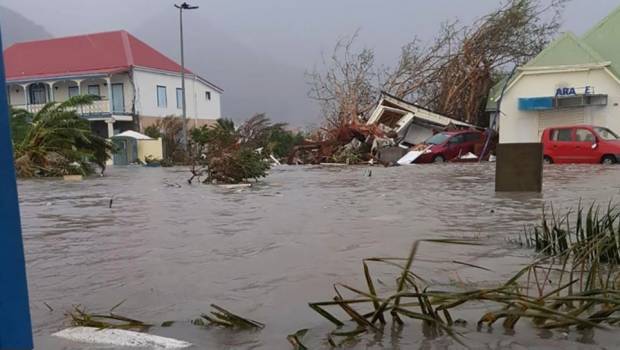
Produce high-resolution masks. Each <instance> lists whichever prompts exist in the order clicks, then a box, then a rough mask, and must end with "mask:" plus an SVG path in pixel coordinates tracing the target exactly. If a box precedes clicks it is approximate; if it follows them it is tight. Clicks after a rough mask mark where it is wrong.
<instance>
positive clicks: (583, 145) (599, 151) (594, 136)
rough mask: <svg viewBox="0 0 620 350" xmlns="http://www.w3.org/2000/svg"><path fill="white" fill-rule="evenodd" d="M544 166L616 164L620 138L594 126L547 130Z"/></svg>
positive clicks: (544, 144)
mask: <svg viewBox="0 0 620 350" xmlns="http://www.w3.org/2000/svg"><path fill="white" fill-rule="evenodd" d="M541 142H542V144H543V152H544V160H545V163H547V164H550V163H590V164H596V163H603V164H614V163H617V162H618V160H619V159H620V138H619V137H618V135H617V134H615V133H614V132H613V131H611V130H609V129H607V128H604V127H600V126H592V125H575V126H567V127H557V128H548V129H545V131H543V134H542V141H541Z"/></svg>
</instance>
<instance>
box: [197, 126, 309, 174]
mask: <svg viewBox="0 0 620 350" xmlns="http://www.w3.org/2000/svg"><path fill="white" fill-rule="evenodd" d="M190 134H191V140H192V150H193V154H194V157H193V158H192V163H193V166H192V174H193V176H192V178H191V179H190V180H189V182H190V183H191V181H193V179H194V178H199V179H200V178H201V177H202V176H204V177H205V179H204V181H203V182H206V183H227V184H228V183H233V184H235V183H241V182H244V181H246V180H249V179H259V178H261V177H264V176H266V175H267V170H269V168H270V162H269V161H268V160H267V159H268V158H270V157H271V156H273V157H278V158H281V157H283V156H285V155H287V154H288V153H289V152H290V150H291V149H292V147H293V146H294V145H295V144H296V143H298V142H301V141H302V140H303V137H302V136H301V135H300V134H294V133H293V132H291V131H288V130H285V124H281V123H276V124H272V123H271V121H270V120H269V118H267V117H266V116H265V115H264V114H256V115H254V116H253V117H252V118H250V119H248V120H247V121H246V122H245V123H243V124H241V125H240V126H239V127H236V126H235V123H234V122H233V121H232V120H230V119H218V121H217V123H216V124H215V125H205V126H203V127H201V128H195V129H192V130H191V132H190Z"/></svg>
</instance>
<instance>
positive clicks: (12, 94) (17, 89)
mask: <svg viewBox="0 0 620 350" xmlns="http://www.w3.org/2000/svg"><path fill="white" fill-rule="evenodd" d="M7 89H9V104H10V105H12V106H15V105H24V104H26V95H25V94H24V89H23V88H22V87H21V86H19V85H8V86H7Z"/></svg>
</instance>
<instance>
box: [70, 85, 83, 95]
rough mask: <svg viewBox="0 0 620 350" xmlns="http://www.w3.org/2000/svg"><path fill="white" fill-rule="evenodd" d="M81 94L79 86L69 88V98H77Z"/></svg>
mask: <svg viewBox="0 0 620 350" xmlns="http://www.w3.org/2000/svg"><path fill="white" fill-rule="evenodd" d="M79 94H80V89H78V87H77V86H69V98H71V97H75V96H77V95H79Z"/></svg>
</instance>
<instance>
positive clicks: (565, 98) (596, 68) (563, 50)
mask: <svg viewBox="0 0 620 350" xmlns="http://www.w3.org/2000/svg"><path fill="white" fill-rule="evenodd" d="M619 40H620V8H618V9H616V10H615V11H613V12H612V13H611V14H610V15H609V16H607V17H606V18H605V19H604V20H602V21H601V22H600V23H598V24H597V25H596V26H594V28H592V29H591V30H590V31H588V32H587V33H586V34H585V35H584V36H583V37H577V36H575V35H574V34H572V33H565V34H563V35H562V36H561V37H560V38H558V39H557V40H556V41H554V42H553V43H552V44H551V45H549V47H547V48H546V49H545V50H543V51H542V52H541V53H540V54H539V55H538V56H537V57H535V58H534V59H533V60H532V61H530V62H529V63H528V64H526V65H525V66H523V67H519V68H518V69H517V71H516V72H515V74H514V75H513V77H512V79H510V80H509V81H507V82H502V83H500V84H498V85H497V86H496V87H495V88H494V89H493V92H492V93H491V96H490V98H489V101H488V104H487V110H488V111H489V112H491V113H495V114H497V105H498V103H499V109H500V115H499V130H500V132H499V136H500V143H526V142H540V137H541V134H542V131H543V130H544V129H546V128H548V127H553V126H568V125H577V124H594V125H597V126H604V127H607V128H609V129H611V130H613V131H615V132H616V133H620V106H619V104H620V46H618V45H617V43H618V41H619ZM504 85H505V87H504ZM502 90H503V91H504V93H503V97H501V98H500V96H502V93H501V92H502Z"/></svg>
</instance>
